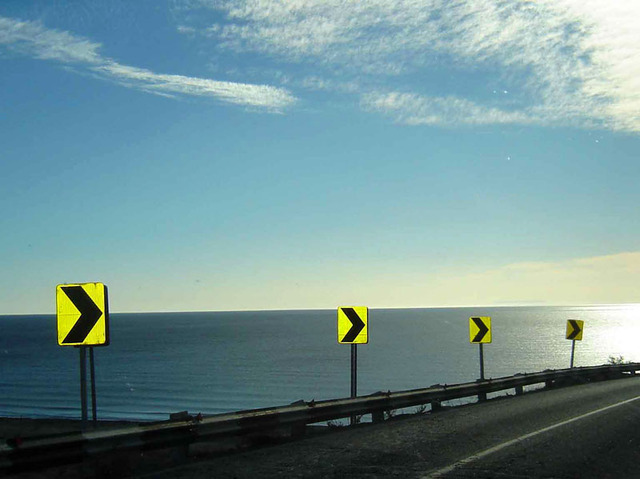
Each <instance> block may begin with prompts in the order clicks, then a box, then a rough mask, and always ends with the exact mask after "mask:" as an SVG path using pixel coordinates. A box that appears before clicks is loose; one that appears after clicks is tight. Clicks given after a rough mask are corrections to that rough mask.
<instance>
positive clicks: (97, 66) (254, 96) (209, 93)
mask: <svg viewBox="0 0 640 479" xmlns="http://www.w3.org/2000/svg"><path fill="white" fill-rule="evenodd" d="M0 46H4V48H6V49H8V50H11V51H13V52H16V53H19V54H21V55H26V56H30V57H34V58H38V59H42V60H51V61H57V62H61V63H65V64H74V65H76V66H80V67H84V68H86V69H87V70H89V71H92V72H95V73H97V74H98V75H100V76H101V77H103V78H106V79H110V80H113V81H117V82H119V83H121V84H122V85H125V86H128V87H131V88H137V89H140V90H143V91H147V92H151V93H156V94H160V95H165V96H167V95H169V96H171V95H176V94H177V95H187V96H197V97H212V98H216V99H218V100H220V101H223V102H227V103H233V104H237V105H244V106H247V107H253V108H262V109H266V110H270V111H280V110H282V109H284V108H286V107H288V106H290V105H292V104H293V103H295V102H296V98H295V97H294V96H293V95H292V94H291V93H290V92H288V91H287V90H285V89H283V88H277V87H273V86H269V85H255V84H248V83H236V82H225V81H216V80H211V79H208V78H198V77H189V76H183V75H169V74H162V73H155V72H152V71H150V70H147V69H143V68H138V67H134V66H129V65H123V64H121V63H118V62H116V61H114V60H112V59H110V58H106V57H104V56H102V55H101V54H100V53H99V50H100V47H101V45H100V44H99V43H94V42H90V41H89V40H86V39H84V38H80V37H78V36H75V35H72V34H70V33H69V32H64V31H58V30H52V29H47V28H45V27H44V26H42V25H41V24H39V23H36V22H24V21H18V20H15V19H11V18H5V17H0Z"/></svg>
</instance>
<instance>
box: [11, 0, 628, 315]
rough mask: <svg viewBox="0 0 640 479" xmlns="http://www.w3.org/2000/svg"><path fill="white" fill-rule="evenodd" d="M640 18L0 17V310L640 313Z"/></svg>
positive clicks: (542, 13)
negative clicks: (81, 300)
mask: <svg viewBox="0 0 640 479" xmlns="http://www.w3.org/2000/svg"><path fill="white" fill-rule="evenodd" d="M605 3H606V5H605ZM639 8H640V7H638V6H636V5H635V2H628V1H615V2H601V1H599V0H580V1H577V0H576V1H574V0H559V1H540V2H536V3H532V2H524V1H510V0H503V1H490V0H480V1H477V2H459V1H436V0H432V1H429V0H423V1H418V0H413V1H412V0H407V1H396V2H393V1H387V0H385V1H383V0H372V1H353V2H350V1H347V2H344V1H338V0H307V1H290V2H280V1H276V0H243V1H227V0H201V1H196V0H173V1H153V2H152V1H140V2H128V1H109V2H106V1H88V2H85V1H67V2H40V1H24V0H23V1H5V2H2V3H1V4H0V142H1V144H2V148H1V149H0V173H1V174H0V208H1V213H2V214H1V215H0V231H1V232H2V235H0V251H1V252H2V253H1V254H2V268H0V314H2V313H4V314H10V313H53V312H54V311H55V286H56V284H59V283H75V282H90V281H100V282H104V283H105V284H107V285H108V287H109V293H110V304H111V309H112V310H113V311H172V310H246V309H288V308H334V307H337V306H339V305H349V304H362V305H367V306H370V307H420V306H425V307H426V306H443V305H449V306H459V305H506V304H509V305H510V304H586V303H616V302H632V303H635V302H640V300H639V299H638V298H639V293H638V286H637V285H638V284H640V239H639V238H640V219H639V215H638V213H637V210H638V207H637V205H638V204H639V203H640V193H639V191H638V179H639V178H640V164H639V163H638V153H639V152H640V142H639V137H638V133H639V132H640V114H639V113H638V112H640V80H639V79H640V33H639V31H638V29H637V25H635V22H636V19H637V18H638V14H640V10H639Z"/></svg>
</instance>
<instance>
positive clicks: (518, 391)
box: [515, 386, 524, 396]
mask: <svg viewBox="0 0 640 479" xmlns="http://www.w3.org/2000/svg"><path fill="white" fill-rule="evenodd" d="M515 389H516V396H522V395H523V394H524V386H516V388H515Z"/></svg>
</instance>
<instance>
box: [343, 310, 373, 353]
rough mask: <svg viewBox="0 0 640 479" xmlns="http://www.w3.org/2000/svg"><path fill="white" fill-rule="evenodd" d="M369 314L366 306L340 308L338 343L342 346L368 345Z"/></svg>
mask: <svg viewBox="0 0 640 479" xmlns="http://www.w3.org/2000/svg"><path fill="white" fill-rule="evenodd" d="M368 312H369V310H368V309H367V307H366V306H342V307H340V308H338V342H339V343H340V344H366V343H368V342H369V335H368V331H367V321H368Z"/></svg>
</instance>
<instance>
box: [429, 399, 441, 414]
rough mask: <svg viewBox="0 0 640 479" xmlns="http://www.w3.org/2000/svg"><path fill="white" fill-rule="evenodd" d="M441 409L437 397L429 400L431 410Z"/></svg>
mask: <svg viewBox="0 0 640 479" xmlns="http://www.w3.org/2000/svg"><path fill="white" fill-rule="evenodd" d="M441 410H442V402H441V401H440V400H439V399H434V400H433V401H431V412H438V411H441Z"/></svg>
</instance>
